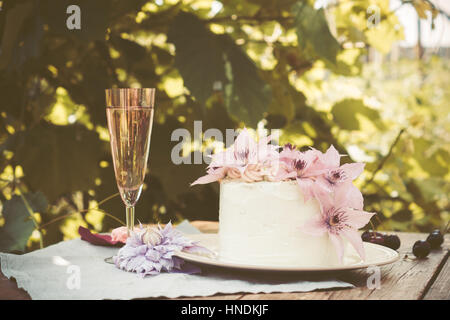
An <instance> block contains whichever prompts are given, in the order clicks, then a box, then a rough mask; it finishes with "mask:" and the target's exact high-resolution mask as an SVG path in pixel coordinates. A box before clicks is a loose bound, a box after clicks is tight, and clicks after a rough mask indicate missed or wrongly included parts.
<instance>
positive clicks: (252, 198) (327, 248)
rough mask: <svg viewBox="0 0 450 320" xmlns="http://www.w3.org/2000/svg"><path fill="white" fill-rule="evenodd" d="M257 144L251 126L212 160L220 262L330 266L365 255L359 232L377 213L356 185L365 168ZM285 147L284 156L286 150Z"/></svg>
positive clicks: (329, 154) (331, 153) (335, 155)
mask: <svg viewBox="0 0 450 320" xmlns="http://www.w3.org/2000/svg"><path fill="white" fill-rule="evenodd" d="M269 141H270V137H265V138H262V139H260V140H259V141H258V142H256V141H255V140H253V138H252V137H251V136H250V135H249V133H248V131H247V130H246V129H244V130H242V132H241V133H240V134H239V136H238V137H237V138H236V141H235V143H234V145H233V146H232V147H230V148H228V149H226V150H225V151H223V152H219V153H216V154H214V155H213V156H212V161H211V164H210V165H209V167H208V170H207V175H205V176H203V177H200V178H199V179H197V180H196V181H195V182H194V183H193V184H206V183H211V182H215V181H218V182H220V208H219V244H220V252H219V255H220V258H221V259H222V260H227V261H230V262H235V263H239V264H253V265H264V266H285V267H308V266H310V267H329V266H335V265H343V264H344V265H345V264H350V263H352V264H354V263H358V262H360V261H361V260H364V258H365V252H364V246H363V243H362V240H361V237H360V235H359V233H358V229H359V228H362V227H364V226H365V225H366V224H367V223H368V222H369V220H370V218H371V217H372V216H373V215H374V213H372V212H366V211H364V210H363V196H362V194H361V192H360V191H359V190H358V188H356V187H355V186H354V185H353V180H354V179H356V178H357V177H358V176H359V175H360V174H361V173H362V172H363V170H364V164H363V163H346V164H343V165H341V164H340V158H341V155H340V154H339V152H338V151H337V150H336V149H335V148H334V147H333V146H330V148H329V149H328V150H327V151H326V152H325V153H322V152H320V151H319V150H316V149H313V148H311V149H310V150H307V151H305V152H301V151H299V150H298V149H297V148H296V147H295V146H292V145H290V144H286V145H285V146H284V147H279V146H275V145H272V144H269ZM280 149H281V151H280Z"/></svg>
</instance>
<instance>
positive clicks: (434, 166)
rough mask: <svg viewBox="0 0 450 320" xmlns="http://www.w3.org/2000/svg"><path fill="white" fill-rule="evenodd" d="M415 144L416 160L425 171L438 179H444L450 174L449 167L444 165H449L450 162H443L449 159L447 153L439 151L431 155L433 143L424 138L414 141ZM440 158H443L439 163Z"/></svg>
mask: <svg viewBox="0 0 450 320" xmlns="http://www.w3.org/2000/svg"><path fill="white" fill-rule="evenodd" d="M413 142H414V159H415V160H417V162H418V163H419V164H420V167H421V168H422V169H423V170H425V171H426V172H428V173H429V174H430V175H432V176H437V177H442V176H444V175H446V174H447V173H448V172H449V168H448V166H447V167H446V166H445V165H444V163H445V164H448V162H446V161H445V160H443V159H449V156H450V155H449V154H448V153H447V152H445V151H444V150H441V149H439V151H437V152H434V153H432V154H430V152H429V148H430V147H431V145H432V142H431V141H429V140H427V139H424V138H417V139H413ZM439 157H441V158H442V161H439Z"/></svg>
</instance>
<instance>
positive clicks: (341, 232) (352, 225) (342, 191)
mask: <svg viewBox="0 0 450 320" xmlns="http://www.w3.org/2000/svg"><path fill="white" fill-rule="evenodd" d="M355 189H356V190H358V189H357V188H356V187H355V186H353V184H352V183H351V182H347V183H346V184H344V185H341V186H340V187H339V188H337V189H336V190H335V192H334V194H333V193H319V194H316V199H317V200H318V202H319V205H320V213H321V214H320V216H319V217H317V218H314V219H311V220H310V221H308V222H307V223H306V224H305V225H304V226H302V227H301V230H302V231H303V232H304V233H307V234H309V235H313V236H321V235H323V234H325V233H328V236H329V238H330V241H331V242H332V243H333V245H334V247H335V249H336V253H337V255H338V258H339V261H340V262H341V263H342V259H343V255H344V243H343V239H342V237H344V238H346V239H347V240H348V241H349V242H350V243H351V244H352V246H353V247H354V248H355V249H356V251H357V252H358V254H359V256H360V257H361V258H362V259H363V260H364V259H365V252H364V246H363V242H362V240H361V236H360V235H359V233H358V229H360V228H362V227H364V226H365V225H366V224H367V223H368V222H369V221H370V218H371V217H372V216H373V215H374V214H375V213H372V212H366V211H363V210H362V209H363V199H362V195H361V193H360V192H359V190H358V192H355V191H356V190H355Z"/></svg>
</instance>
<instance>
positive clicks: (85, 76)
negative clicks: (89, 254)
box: [0, 0, 450, 251]
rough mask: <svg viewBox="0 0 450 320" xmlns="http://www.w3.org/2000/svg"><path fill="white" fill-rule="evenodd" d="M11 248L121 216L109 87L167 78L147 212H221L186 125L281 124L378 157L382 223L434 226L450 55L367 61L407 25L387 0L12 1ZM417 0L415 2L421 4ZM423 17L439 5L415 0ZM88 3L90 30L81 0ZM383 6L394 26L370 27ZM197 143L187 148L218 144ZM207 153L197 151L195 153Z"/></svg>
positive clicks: (5, 217) (291, 136) (177, 215)
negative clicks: (72, 21)
mask: <svg viewBox="0 0 450 320" xmlns="http://www.w3.org/2000/svg"><path fill="white" fill-rule="evenodd" d="M0 3H1V8H2V10H1V11H0V37H1V42H0V46H1V53H0V97H1V99H0V152H1V157H0V172H1V174H0V189H1V192H0V202H1V212H2V213H1V218H0V250H2V251H14V250H16V251H25V250H33V249H36V248H38V247H39V246H46V245H50V244H52V243H55V242H57V241H60V240H63V239H68V238H72V237H75V236H77V234H76V230H77V227H78V226H79V225H84V226H88V227H89V228H91V229H93V230H96V231H108V230H110V229H111V228H114V227H117V226H119V225H120V221H121V220H123V218H124V208H123V204H122V203H121V201H120V198H119V197H118V196H117V189H116V184H115V180H114V174H113V170H112V167H111V154H110V150H109V144H108V139H109V138H108V133H107V129H106V121H105V120H106V117H105V97H104V89H105V88H109V87H113V86H118V87H135V86H141V87H155V88H157V96H156V101H157V104H156V114H155V124H154V128H153V134H152V140H151V151H150V172H149V174H148V175H147V178H146V182H145V186H144V192H143V194H142V196H141V199H140V201H139V202H138V205H137V209H136V212H137V219H139V221H141V222H143V223H150V222H159V221H161V222H167V221H169V220H172V221H175V222H176V221H179V220H181V219H182V218H187V219H191V220H194V219H209V220H216V219H217V217H218V212H217V208H218V188H217V185H206V186H199V187H195V188H190V187H189V183H191V182H192V181H194V180H195V179H196V178H197V177H198V176H200V175H202V174H203V173H204V170H205V165H193V164H192V165H175V164H173V163H172V162H171V160H170V154H171V150H172V148H173V147H174V145H176V144H177V143H178V142H176V141H175V142H172V141H171V139H170V137H171V133H172V132H173V130H175V129H177V128H186V129H188V130H189V131H190V132H191V133H192V132H193V123H194V120H201V121H202V122H203V130H206V129H208V128H218V129H220V130H222V131H223V132H225V129H226V128H238V127H243V126H244V125H245V126H247V127H250V128H257V127H258V128H259V129H260V130H261V129H262V128H263V127H264V128H265V129H281V133H282V135H281V142H282V143H284V142H288V141H289V142H292V143H295V144H297V145H298V146H299V147H300V148H306V147H307V146H314V147H315V148H318V149H321V150H325V149H326V148H327V147H328V146H329V145H330V144H333V145H335V147H336V148H337V149H338V150H339V151H340V152H341V153H343V154H348V155H349V156H348V157H347V158H346V161H365V162H366V163H367V165H366V170H365V172H364V174H363V176H362V177H361V178H360V179H359V180H358V181H357V183H358V186H359V187H361V188H362V190H363V193H364V195H365V200H366V202H365V205H366V209H367V210H369V211H371V210H374V211H377V212H378V215H377V217H376V218H374V219H373V223H374V224H375V225H378V226H379V228H380V229H391V230H392V229H393V230H404V231H406V230H407V231H426V230H429V229H431V228H432V227H439V226H442V225H443V224H444V223H445V222H446V221H448V217H449V211H450V210H449V209H450V204H449V198H448V195H449V191H450V190H449V189H450V187H449V186H450V184H449V177H450V174H449V161H448V160H449V152H450V139H449V127H450V126H449V107H448V105H449V102H450V97H449V94H450V92H449V91H448V75H449V64H448V61H447V60H443V59H440V58H437V57H433V58H432V59H428V60H427V61H412V60H401V61H399V62H395V63H392V64H389V63H385V64H383V65H382V66H380V65H376V64H375V65H374V64H372V63H366V62H365V61H366V59H367V54H368V49H369V48H375V49H377V50H379V51H380V52H381V53H383V54H387V53H388V52H389V51H390V48H391V45H392V43H394V42H395V41H397V40H399V39H402V37H403V31H402V28H401V26H400V25H399V22H398V20H397V18H396V16H395V14H394V11H393V10H390V9H389V1H388V0H370V1H354V0H353V1H351V0H343V1H339V2H338V3H337V4H336V5H332V6H330V7H329V8H327V9H326V10H324V9H315V8H314V4H313V1H306V0H304V1H294V0H260V1H256V0H239V1H236V0H230V1H225V0H223V1H220V3H221V4H222V7H221V9H220V11H219V12H217V13H215V14H212V13H211V8H212V6H213V3H215V4H216V5H217V3H218V1H211V0H191V1H188V0H185V1H160V2H158V3H159V4H156V3H154V2H153V1H147V0H127V1H118V0H97V1H87V0H85V1H72V0H71V1H66V0H61V1H56V0H13V1H8V0H4V1H0ZM410 3H411V1H404V5H410ZM412 3H413V5H414V6H415V8H416V10H417V11H418V13H419V15H420V16H421V17H426V15H427V14H428V15H432V16H433V17H436V15H437V14H438V12H437V11H436V10H435V8H434V7H433V6H431V5H430V3H429V2H428V1H426V0H417V1H413V2H412ZM70 4H77V5H79V6H80V8H81V13H82V18H81V21H82V28H81V30H68V29H67V28H66V19H67V17H68V15H67V14H66V8H67V6H68V5H70ZM370 5H376V6H377V7H378V8H379V9H380V22H379V24H377V25H376V26H374V27H369V25H368V24H367V21H368V13H367V12H368V11H367V8H368V7H369V6H370ZM215 146H216V144H214V143H212V142H211V141H207V142H204V143H203V144H202V143H192V145H189V146H186V148H185V150H184V152H185V153H187V154H189V153H195V152H202V151H205V150H206V149H207V148H214V147H215ZM191 155H192V154H191Z"/></svg>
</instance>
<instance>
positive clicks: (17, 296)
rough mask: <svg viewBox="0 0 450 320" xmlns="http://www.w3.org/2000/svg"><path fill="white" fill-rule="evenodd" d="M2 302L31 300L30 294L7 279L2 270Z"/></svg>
mask: <svg viewBox="0 0 450 320" xmlns="http://www.w3.org/2000/svg"><path fill="white" fill-rule="evenodd" d="M0 300H31V298H30V296H29V295H28V293H27V292H26V291H25V290H23V289H19V288H18V287H17V284H16V282H15V281H13V280H9V279H8V278H6V277H5V276H4V275H3V273H2V272H1V270H0Z"/></svg>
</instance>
